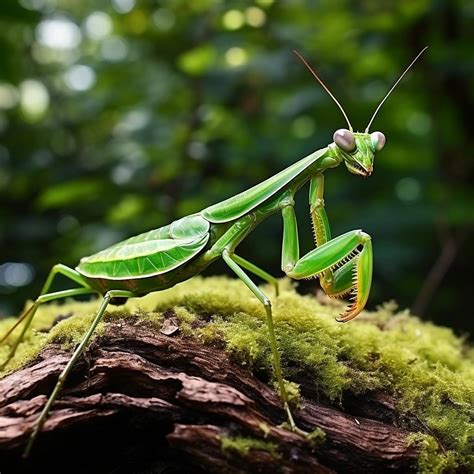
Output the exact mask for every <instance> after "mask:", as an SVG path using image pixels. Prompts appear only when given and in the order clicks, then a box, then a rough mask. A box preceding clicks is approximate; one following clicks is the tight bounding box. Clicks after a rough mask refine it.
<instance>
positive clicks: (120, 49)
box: [100, 36, 128, 62]
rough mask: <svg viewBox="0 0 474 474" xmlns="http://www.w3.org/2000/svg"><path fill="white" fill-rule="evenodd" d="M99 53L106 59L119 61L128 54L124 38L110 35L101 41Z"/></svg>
mask: <svg viewBox="0 0 474 474" xmlns="http://www.w3.org/2000/svg"><path fill="white" fill-rule="evenodd" d="M100 53H101V55H102V57H103V58H104V59H105V60H106V61H111V62H120V61H123V60H124V59H125V58H126V57H127V55H128V45H127V43H126V42H125V40H124V39H122V38H120V37H118V36H112V37H109V38H106V39H105V40H104V41H103V42H102V44H101V48H100Z"/></svg>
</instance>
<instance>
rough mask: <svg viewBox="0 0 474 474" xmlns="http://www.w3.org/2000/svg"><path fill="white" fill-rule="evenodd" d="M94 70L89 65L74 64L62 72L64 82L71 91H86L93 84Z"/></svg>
mask: <svg viewBox="0 0 474 474" xmlns="http://www.w3.org/2000/svg"><path fill="white" fill-rule="evenodd" d="M95 79H96V77H95V72H94V70H93V69H92V68H91V67H89V66H84V65H83V64H76V65H75V66H72V67H70V68H69V69H68V70H67V71H66V73H65V74H64V82H65V83H66V85H67V86H68V87H69V89H71V90H73V91H78V92H82V91H86V90H88V89H90V88H91V87H92V86H93V85H94V84H95Z"/></svg>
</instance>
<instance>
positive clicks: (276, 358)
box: [222, 250, 297, 431]
mask: <svg viewBox="0 0 474 474" xmlns="http://www.w3.org/2000/svg"><path fill="white" fill-rule="evenodd" d="M222 258H223V259H224V261H225V262H226V263H227V265H229V267H230V268H231V269H232V270H233V271H234V273H235V274H236V275H237V276H238V277H239V278H240V279H241V280H242V281H243V282H244V283H245V285H246V286H247V287H248V288H249V289H250V291H251V292H252V293H253V294H254V295H255V296H256V297H257V298H258V299H259V300H260V302H261V303H262V304H263V306H264V308H265V312H266V316H267V326H268V332H269V336H270V348H271V351H272V357H273V369H274V371H275V377H276V379H277V382H278V387H279V389H280V396H281V399H282V401H283V406H284V408H285V410H286V413H287V416H288V423H289V425H290V427H291V429H292V431H297V428H296V425H295V422H294V421H293V416H292V414H291V411H290V407H289V405H288V394H287V392H286V388H285V384H284V382H283V377H282V373H281V363H280V354H279V353H278V349H277V345H276V338H275V329H274V327H273V316H272V305H271V302H270V299H269V298H268V297H267V296H266V295H265V293H263V291H262V290H260V288H258V286H257V285H256V284H255V283H254V282H253V281H252V280H251V279H250V278H249V277H248V276H247V274H246V273H245V272H244V271H243V270H242V269H241V268H240V266H239V265H238V264H237V263H236V261H242V259H241V258H240V257H237V258H236V256H235V255H233V254H231V253H230V252H229V251H228V250H224V252H223V253H222Z"/></svg>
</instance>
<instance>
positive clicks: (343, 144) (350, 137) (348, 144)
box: [332, 128, 356, 153]
mask: <svg viewBox="0 0 474 474" xmlns="http://www.w3.org/2000/svg"><path fill="white" fill-rule="evenodd" d="M332 138H333V140H334V143H335V144H336V145H337V146H338V147H339V148H342V149H343V150H344V151H347V152H348V153H350V152H352V151H354V150H355V147H356V143H355V138H354V134H353V133H352V132H351V131H350V130H347V129H345V128H340V129H339V130H336V131H335V132H334V135H333V137H332Z"/></svg>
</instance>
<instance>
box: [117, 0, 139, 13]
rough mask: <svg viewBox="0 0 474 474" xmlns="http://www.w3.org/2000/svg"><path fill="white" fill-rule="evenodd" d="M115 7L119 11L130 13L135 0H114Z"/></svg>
mask: <svg viewBox="0 0 474 474" xmlns="http://www.w3.org/2000/svg"><path fill="white" fill-rule="evenodd" d="M112 5H113V7H114V9H115V10H116V11H117V12H119V13H128V12H130V11H132V10H133V7H134V6H135V0H112Z"/></svg>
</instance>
